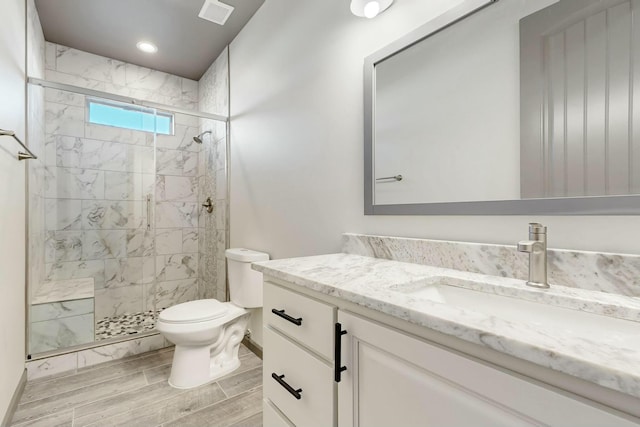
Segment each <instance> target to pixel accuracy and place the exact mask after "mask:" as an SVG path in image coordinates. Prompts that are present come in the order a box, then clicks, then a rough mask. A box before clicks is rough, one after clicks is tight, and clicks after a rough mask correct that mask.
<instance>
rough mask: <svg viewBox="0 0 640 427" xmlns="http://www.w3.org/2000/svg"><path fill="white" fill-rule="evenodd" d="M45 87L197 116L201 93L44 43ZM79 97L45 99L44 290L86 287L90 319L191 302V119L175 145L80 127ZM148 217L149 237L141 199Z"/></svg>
mask: <svg viewBox="0 0 640 427" xmlns="http://www.w3.org/2000/svg"><path fill="white" fill-rule="evenodd" d="M46 68H47V70H46V77H47V79H49V80H52V81H58V82H62V83H68V84H73V85H76V86H81V87H86V88H91V89H96V90H101V91H105V92H111V93H115V94H119V95H125V96H131V97H135V98H139V99H144V100H150V101H153V102H159V103H163V104H167V105H172V106H176V107H181V108H188V109H194V110H195V109H197V96H198V83H197V82H195V81H192V80H188V79H184V78H181V77H177V76H173V75H170V74H166V73H162V72H159V71H155V70H150V69H146V68H143V67H138V66H135V65H132V64H126V63H123V62H119V61H115V60H112V59H109V58H104V57H101V56H97V55H93V54H89V53H86V52H82V51H78V50H75V49H70V48H67V47H64V46H60V45H55V44H52V43H47V45H46ZM85 105H86V99H85V97H84V96H82V95H78V94H73V93H68V92H62V91H57V90H51V89H47V90H46V108H47V119H46V132H47V145H46V156H45V161H46V163H47V180H46V182H47V191H46V196H47V204H46V210H47V212H46V221H47V223H46V227H47V245H46V248H47V250H46V261H47V264H46V270H47V275H46V279H47V280H56V279H67V278H82V277H93V278H94V279H95V287H96V292H95V301H96V304H95V317H96V321H99V320H101V319H102V318H104V317H112V316H120V315H122V314H125V313H132V312H140V311H147V310H154V309H160V308H164V307H167V306H169V305H172V304H176V303H179V302H183V301H187V300H191V299H194V298H196V297H197V273H198V255H197V254H198V246H199V243H198V235H199V230H198V177H197V171H198V157H199V150H200V147H199V146H198V145H197V144H195V143H194V142H193V139H192V138H193V136H195V135H196V134H197V133H198V126H199V121H198V118H196V117H194V116H189V115H182V114H175V116H174V117H175V123H174V131H175V132H174V135H158V136H157V138H156V141H155V143H156V148H155V150H154V136H153V134H150V133H146V132H139V131H134V130H127V129H120V128H115V127H110V126H101V125H95V124H90V123H86V122H85V117H86V110H85ZM148 194H151V195H152V203H153V205H154V207H155V209H154V215H153V219H152V229H151V230H147V229H146V221H147V219H146V200H145V199H146V196H147V195H148Z"/></svg>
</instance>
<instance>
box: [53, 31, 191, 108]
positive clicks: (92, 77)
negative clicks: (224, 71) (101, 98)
mask: <svg viewBox="0 0 640 427" xmlns="http://www.w3.org/2000/svg"><path fill="white" fill-rule="evenodd" d="M45 67H46V78H47V80H50V81H54V82H58V83H65V84H70V85H74V86H80V87H83V88H87V89H95V90H99V91H103V92H109V93H113V94H117V95H122V96H130V97H132V98H137V99H143V100H146V101H153V102H158V103H161V104H165V105H171V106H174V107H180V108H185V109H189V110H197V109H198V82H197V81H195V80H190V79H185V78H183V77H178V76H175V75H172V74H167V73H164V72H162V71H157V70H152V69H150V68H145V67H140V66H138V65H133V64H128V63H125V62H122V61H117V60H115V59H111V58H106V57H104V56H99V55H94V54H91V53H87V52H83V51H81V50H77V49H72V48H69V47H66V46H62V45H59V44H54V43H49V42H47V43H46V51H45Z"/></svg>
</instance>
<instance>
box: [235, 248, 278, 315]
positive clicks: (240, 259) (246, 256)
mask: <svg viewBox="0 0 640 427" xmlns="http://www.w3.org/2000/svg"><path fill="white" fill-rule="evenodd" d="M225 255H226V257H227V271H228V273H229V294H230V297H231V302H233V303H234V304H235V305H237V306H239V307H244V308H254V307H262V273H260V272H258V271H255V270H252V269H251V263H252V262H256V261H267V260H268V259H269V254H266V253H264V252H257V251H252V250H250V249H244V248H234V249H227V250H226V251H225Z"/></svg>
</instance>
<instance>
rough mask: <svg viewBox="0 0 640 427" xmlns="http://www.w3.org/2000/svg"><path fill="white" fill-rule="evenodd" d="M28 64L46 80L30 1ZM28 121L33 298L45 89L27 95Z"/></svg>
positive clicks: (38, 261)
mask: <svg viewBox="0 0 640 427" xmlns="http://www.w3.org/2000/svg"><path fill="white" fill-rule="evenodd" d="M27 11H28V13H27V32H28V34H27V40H28V45H27V55H28V57H27V64H28V71H27V72H28V73H29V75H30V76H33V77H38V78H43V77H44V75H45V65H44V57H45V41H44V34H43V33H42V27H41V25H40V18H39V17H38V13H37V11H36V8H35V3H34V0H29V2H28V7H27ZM27 96H28V105H29V111H28V118H27V144H28V145H29V147H30V149H31V150H32V151H33V152H34V153H36V155H39V158H38V159H37V160H30V161H29V162H27V168H28V171H29V172H28V198H29V211H28V230H29V239H28V242H29V246H28V248H29V268H28V270H27V281H28V283H29V284H30V288H29V290H30V292H31V295H32V296H33V295H34V294H35V293H36V292H37V291H38V287H39V285H40V284H41V283H42V282H43V281H44V276H45V260H44V244H45V239H44V236H45V218H44V205H45V194H44V176H45V162H44V156H43V154H44V140H45V132H44V123H45V105H44V99H45V96H44V89H43V88H41V87H37V86H30V87H29V90H28V93H27Z"/></svg>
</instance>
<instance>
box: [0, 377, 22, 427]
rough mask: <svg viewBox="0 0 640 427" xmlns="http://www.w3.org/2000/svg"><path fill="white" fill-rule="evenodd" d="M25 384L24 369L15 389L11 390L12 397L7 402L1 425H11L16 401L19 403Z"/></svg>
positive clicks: (6, 426) (16, 404)
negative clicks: (7, 405)
mask: <svg viewBox="0 0 640 427" xmlns="http://www.w3.org/2000/svg"><path fill="white" fill-rule="evenodd" d="M25 385H27V370H26V369H25V370H24V371H23V372H22V376H21V377H20V381H19V382H18V386H17V387H16V391H15V392H13V397H12V398H11V402H9V407H8V408H7V413H6V414H4V419H3V420H2V424H1V425H2V426H3V427H8V426H10V425H11V420H13V415H14V414H15V413H16V409H17V408H18V403H20V398H21V397H22V392H23V391H24V386H25Z"/></svg>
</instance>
